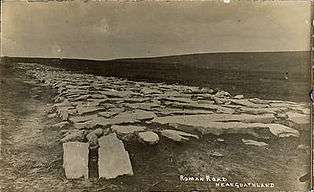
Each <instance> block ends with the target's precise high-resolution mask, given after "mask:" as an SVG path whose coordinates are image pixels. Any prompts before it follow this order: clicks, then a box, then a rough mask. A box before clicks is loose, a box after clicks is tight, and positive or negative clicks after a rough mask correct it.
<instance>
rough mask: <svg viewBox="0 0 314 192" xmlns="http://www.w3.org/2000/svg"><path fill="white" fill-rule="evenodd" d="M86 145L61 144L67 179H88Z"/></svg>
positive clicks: (77, 143)
mask: <svg viewBox="0 0 314 192" xmlns="http://www.w3.org/2000/svg"><path fill="white" fill-rule="evenodd" d="M88 146H89V145H88V143H81V142H68V143H63V167H64V171H65V176H66V178H68V179H78V178H81V177H84V178H88V153H89V148H88Z"/></svg>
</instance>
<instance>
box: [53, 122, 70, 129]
mask: <svg viewBox="0 0 314 192" xmlns="http://www.w3.org/2000/svg"><path fill="white" fill-rule="evenodd" d="M69 124H70V123H69V122H68V121H62V122H59V123H56V124H53V125H51V128H53V129H63V128H65V127H66V126H68V125H69Z"/></svg>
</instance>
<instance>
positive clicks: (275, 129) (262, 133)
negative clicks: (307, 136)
mask: <svg viewBox="0 0 314 192" xmlns="http://www.w3.org/2000/svg"><path fill="white" fill-rule="evenodd" d="M170 126H171V127H174V128H176V129H180V130H183V131H198V132H200V133H202V135H206V134H213V135H217V136H219V135H223V134H247V135H252V136H254V137H256V138H263V139H269V137H270V136H272V135H273V136H277V137H290V136H294V137H299V136H300V133H299V132H298V131H297V130H295V129H292V128H290V127H287V126H285V125H281V124H265V123H243V122H209V123H208V124H202V125H201V126H200V125H192V124H188V125H185V124H170Z"/></svg>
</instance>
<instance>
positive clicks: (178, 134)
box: [160, 129, 199, 142]
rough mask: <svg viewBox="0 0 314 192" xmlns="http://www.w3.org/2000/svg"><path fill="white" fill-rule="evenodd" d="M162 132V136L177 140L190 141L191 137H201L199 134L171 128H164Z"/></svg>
mask: <svg viewBox="0 0 314 192" xmlns="http://www.w3.org/2000/svg"><path fill="white" fill-rule="evenodd" d="M160 133H161V135H162V136H164V137H167V138H168V139H171V140H173V141H177V142H181V141H189V140H190V138H191V137H193V138H195V139H199V137H198V136H197V135H193V134H190V133H186V132H183V131H177V130H171V129H166V130H162V131H161V132H160Z"/></svg>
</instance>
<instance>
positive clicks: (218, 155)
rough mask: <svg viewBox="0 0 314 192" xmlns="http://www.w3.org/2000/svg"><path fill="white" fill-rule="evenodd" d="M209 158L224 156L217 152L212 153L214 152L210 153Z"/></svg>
mask: <svg viewBox="0 0 314 192" xmlns="http://www.w3.org/2000/svg"><path fill="white" fill-rule="evenodd" d="M210 156H213V157H223V156H224V155H223V154H221V153H219V152H217V151H214V152H212V153H210Z"/></svg>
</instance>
